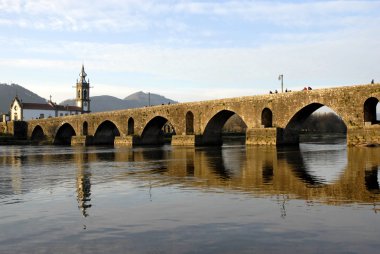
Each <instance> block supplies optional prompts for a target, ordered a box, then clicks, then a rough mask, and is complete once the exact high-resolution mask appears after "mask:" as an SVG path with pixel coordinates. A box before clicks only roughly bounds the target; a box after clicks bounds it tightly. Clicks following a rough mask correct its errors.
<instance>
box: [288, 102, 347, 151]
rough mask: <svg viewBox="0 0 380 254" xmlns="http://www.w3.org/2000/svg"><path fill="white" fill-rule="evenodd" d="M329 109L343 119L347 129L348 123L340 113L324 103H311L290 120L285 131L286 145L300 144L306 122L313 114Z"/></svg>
mask: <svg viewBox="0 0 380 254" xmlns="http://www.w3.org/2000/svg"><path fill="white" fill-rule="evenodd" d="M324 106H326V107H328V108H329V109H330V110H331V111H332V112H334V113H335V114H336V115H338V117H339V118H340V119H341V121H342V123H344V125H345V126H344V127H345V130H346V129H347V123H346V122H345V120H344V119H343V118H341V117H340V116H339V114H338V112H336V111H334V110H333V108H331V107H329V106H328V105H324V104H322V103H318V102H313V103H310V104H308V105H306V106H304V107H303V108H301V109H299V110H298V111H297V112H296V113H295V114H294V115H293V116H292V117H291V119H290V120H289V122H288V123H287V125H286V127H285V129H284V143H285V144H286V143H293V144H298V143H299V135H300V133H301V130H302V126H303V124H304V123H305V121H306V120H307V119H308V118H309V116H310V115H311V114H313V113H314V112H315V111H317V110H318V109H320V108H321V107H324Z"/></svg>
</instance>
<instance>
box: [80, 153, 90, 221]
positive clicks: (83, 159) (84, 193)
mask: <svg viewBox="0 0 380 254" xmlns="http://www.w3.org/2000/svg"><path fill="white" fill-rule="evenodd" d="M78 156H79V157H78V158H77V167H78V170H77V200H78V207H79V208H80V209H81V210H82V214H83V216H84V217H87V216H88V212H87V209H88V208H90V207H91V204H90V201H91V180H90V178H91V173H90V172H89V168H88V166H86V164H87V162H88V158H87V156H88V154H81V155H78Z"/></svg>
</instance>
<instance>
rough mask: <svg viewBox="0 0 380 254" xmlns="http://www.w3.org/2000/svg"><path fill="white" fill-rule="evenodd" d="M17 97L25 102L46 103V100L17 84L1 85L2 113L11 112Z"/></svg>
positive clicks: (0, 104) (0, 102) (0, 107)
mask: <svg viewBox="0 0 380 254" xmlns="http://www.w3.org/2000/svg"><path fill="white" fill-rule="evenodd" d="M16 95H17V96H18V97H19V98H20V99H21V100H22V101H23V102H34V103H45V102H46V100H45V99H44V98H42V97H40V96H38V95H37V94H35V93H33V92H31V91H29V90H28V89H26V88H24V87H22V86H19V85H17V84H10V85H8V84H0V113H8V112H9V107H10V105H11V103H12V101H13V99H14V98H15V96H16Z"/></svg>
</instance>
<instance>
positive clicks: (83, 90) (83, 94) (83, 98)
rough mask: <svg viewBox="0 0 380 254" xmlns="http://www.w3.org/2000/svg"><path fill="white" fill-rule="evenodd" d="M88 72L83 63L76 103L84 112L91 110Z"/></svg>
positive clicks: (77, 85)
mask: <svg viewBox="0 0 380 254" xmlns="http://www.w3.org/2000/svg"><path fill="white" fill-rule="evenodd" d="M86 77H87V73H86V72H85V71H84V64H82V69H81V72H80V73H79V80H77V84H76V102H77V103H76V104H77V106H78V107H80V108H81V109H82V113H89V112H90V80H86Z"/></svg>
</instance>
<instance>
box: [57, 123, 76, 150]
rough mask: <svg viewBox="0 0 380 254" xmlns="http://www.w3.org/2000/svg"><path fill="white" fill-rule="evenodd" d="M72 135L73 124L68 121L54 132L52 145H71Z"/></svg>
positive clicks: (73, 134)
mask: <svg viewBox="0 0 380 254" xmlns="http://www.w3.org/2000/svg"><path fill="white" fill-rule="evenodd" d="M72 136H76V133H75V130H74V128H73V126H71V125H70V124H69V123H64V124H62V125H61V127H59V129H58V130H57V133H56V134H55V137H54V145H71V138H72Z"/></svg>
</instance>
